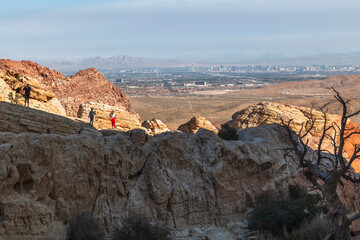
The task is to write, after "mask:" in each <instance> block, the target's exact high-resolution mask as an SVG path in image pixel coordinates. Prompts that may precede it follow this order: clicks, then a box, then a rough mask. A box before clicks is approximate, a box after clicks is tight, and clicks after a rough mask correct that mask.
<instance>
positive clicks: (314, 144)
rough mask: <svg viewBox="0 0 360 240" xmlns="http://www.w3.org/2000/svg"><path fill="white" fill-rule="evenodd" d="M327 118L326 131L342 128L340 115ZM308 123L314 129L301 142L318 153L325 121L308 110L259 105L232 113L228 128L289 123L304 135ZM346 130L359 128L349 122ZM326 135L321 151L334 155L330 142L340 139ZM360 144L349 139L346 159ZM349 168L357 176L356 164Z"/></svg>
mask: <svg viewBox="0 0 360 240" xmlns="http://www.w3.org/2000/svg"><path fill="white" fill-rule="evenodd" d="M326 118H327V123H326V127H328V126H331V125H334V127H335V128H334V129H336V128H337V127H336V125H338V126H340V125H341V116H340V115H333V114H327V115H326ZM311 119H313V120H314V126H313V129H312V130H311V131H310V132H309V134H308V136H307V137H306V138H305V140H304V141H305V142H306V140H309V146H310V147H311V148H313V149H317V148H318V143H319V141H320V138H321V136H322V133H323V129H324V125H325V120H324V114H323V113H322V112H320V111H316V110H314V109H311V108H306V107H298V106H292V105H284V104H280V103H274V102H261V103H259V104H256V105H251V106H249V107H247V108H245V109H243V110H241V111H238V112H236V113H234V114H233V116H232V120H231V121H229V122H228V124H229V126H230V127H233V128H235V129H244V128H249V127H258V126H262V125H266V124H282V121H283V122H284V123H285V124H287V123H288V122H289V121H290V125H289V126H290V128H291V129H293V130H294V131H295V132H297V133H299V132H300V131H302V133H305V131H306V129H307V128H308V127H309V126H310V125H311ZM346 128H347V129H349V130H348V131H347V132H348V133H350V132H352V131H360V127H359V126H358V125H357V124H356V123H354V122H353V121H351V120H349V121H348V123H347V126H346ZM328 134H329V136H330V137H327V138H325V139H324V141H323V145H322V146H323V150H327V151H329V152H331V153H333V152H334V145H333V141H332V139H331V138H335V139H337V141H339V139H338V137H335V135H336V133H335V131H334V130H333V129H330V130H329V131H328ZM337 136H338V134H337ZM359 143H360V136H359V134H354V135H352V136H351V137H350V138H348V140H347V141H346V143H345V146H344V150H345V155H346V156H351V155H352V153H353V151H354V144H359ZM352 167H353V168H354V169H355V171H356V172H360V162H359V161H355V162H354V163H353V164H352Z"/></svg>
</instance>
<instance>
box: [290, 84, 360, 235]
mask: <svg viewBox="0 0 360 240" xmlns="http://www.w3.org/2000/svg"><path fill="white" fill-rule="evenodd" d="M332 90H333V91H334V92H335V95H334V97H335V99H336V100H337V101H338V102H339V103H340V104H341V107H342V115H341V121H340V123H339V124H337V123H331V124H330V123H329V120H328V118H327V114H326V111H324V110H322V112H323V118H324V127H323V129H322V135H321V137H320V140H319V142H318V146H317V149H316V150H315V153H316V160H315V161H314V160H310V159H307V152H308V151H309V147H308V143H309V140H305V139H306V137H307V136H308V135H309V133H310V132H311V130H313V128H314V122H315V120H314V119H313V118H312V117H311V119H310V120H309V121H308V122H307V123H304V124H303V125H302V127H301V129H300V130H299V132H297V133H295V132H294V131H293V130H291V129H290V125H291V120H290V121H288V122H287V123H285V122H284V121H283V126H284V127H285V128H286V130H287V133H288V136H289V139H290V141H291V143H292V148H291V150H293V151H294V152H295V157H296V158H297V159H296V161H297V163H298V165H299V167H300V168H303V169H304V174H305V176H306V177H307V178H308V179H309V180H310V181H311V182H312V184H313V185H314V187H315V188H317V189H318V190H319V191H320V192H321V193H322V195H323V198H324V200H325V202H326V204H327V206H328V208H329V212H328V216H329V217H330V219H331V221H332V223H333V239H335V240H346V239H350V238H351V236H354V235H358V234H359V233H355V232H351V230H350V226H351V223H352V222H353V221H355V220H356V219H358V218H360V213H357V214H355V215H353V216H350V217H349V216H348V215H347V211H346V208H345V205H344V204H343V203H342V202H341V200H340V199H339V196H338V194H337V193H336V190H337V187H338V185H339V184H340V185H344V184H346V182H348V181H350V182H352V183H359V182H360V179H359V178H357V177H356V174H354V172H353V170H352V168H351V164H352V163H353V162H354V161H355V160H358V159H360V145H358V144H353V145H352V146H353V152H352V154H350V156H349V157H348V159H346V158H345V157H344V146H345V143H346V142H347V141H348V140H349V138H350V137H351V136H353V135H357V134H360V132H359V129H355V128H354V127H348V126H347V123H348V120H349V118H351V117H353V116H356V115H358V114H360V110H358V111H350V110H349V102H350V100H345V99H344V98H343V97H341V96H340V94H339V92H338V91H336V90H335V89H334V88H333V89H332ZM329 132H332V133H333V134H329ZM325 139H329V140H331V142H332V145H333V152H332V153H331V154H329V151H327V150H326V149H323V142H324V140H325ZM326 163H331V164H330V166H329V164H327V166H326V167H325V166H324V165H325V164H326Z"/></svg>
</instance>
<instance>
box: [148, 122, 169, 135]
mask: <svg viewBox="0 0 360 240" xmlns="http://www.w3.org/2000/svg"><path fill="white" fill-rule="evenodd" d="M141 126H142V127H143V128H145V129H147V130H148V131H149V133H150V134H159V133H163V132H168V131H170V130H169V129H168V127H167V126H166V125H165V124H164V123H163V122H162V121H161V120H160V119H152V120H145V121H144V122H142V123H141Z"/></svg>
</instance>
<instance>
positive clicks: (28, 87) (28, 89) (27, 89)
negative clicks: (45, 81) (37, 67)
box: [23, 84, 31, 107]
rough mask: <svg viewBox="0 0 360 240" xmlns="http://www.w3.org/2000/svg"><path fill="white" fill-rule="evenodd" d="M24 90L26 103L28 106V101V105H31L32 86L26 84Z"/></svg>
mask: <svg viewBox="0 0 360 240" xmlns="http://www.w3.org/2000/svg"><path fill="white" fill-rule="evenodd" d="M23 90H24V91H25V95H24V97H25V105H24V106H26V103H27V106H28V107H29V99H30V92H31V87H30V85H29V84H26V86H25V87H24V88H23Z"/></svg>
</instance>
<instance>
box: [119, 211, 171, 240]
mask: <svg viewBox="0 0 360 240" xmlns="http://www.w3.org/2000/svg"><path fill="white" fill-rule="evenodd" d="M171 239H172V237H171V231H170V229H169V228H168V227H166V226H163V225H161V224H159V223H156V224H152V223H150V221H149V220H148V219H147V218H144V217H141V216H130V217H127V218H125V219H124V220H123V221H122V227H121V228H118V229H116V230H115V232H114V235H113V240H171Z"/></svg>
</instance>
